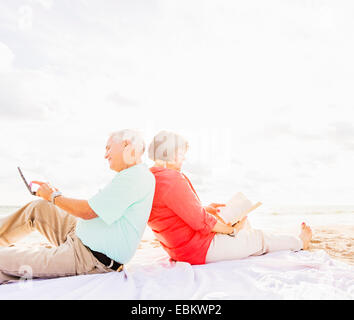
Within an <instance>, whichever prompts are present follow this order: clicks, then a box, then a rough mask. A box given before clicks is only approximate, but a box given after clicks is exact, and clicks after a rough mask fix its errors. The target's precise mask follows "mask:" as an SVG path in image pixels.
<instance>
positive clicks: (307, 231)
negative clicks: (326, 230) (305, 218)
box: [299, 222, 312, 250]
mask: <svg viewBox="0 0 354 320" xmlns="http://www.w3.org/2000/svg"><path fill="white" fill-rule="evenodd" d="M299 237H300V239H301V240H302V242H303V244H304V247H303V249H304V250H308V248H309V246H310V241H311V238H312V230H311V228H310V227H309V226H307V225H306V223H305V222H303V223H302V224H301V233H300V235H299Z"/></svg>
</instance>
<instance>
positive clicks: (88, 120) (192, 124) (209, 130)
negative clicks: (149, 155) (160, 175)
mask: <svg viewBox="0 0 354 320" xmlns="http://www.w3.org/2000/svg"><path fill="white" fill-rule="evenodd" d="M353 14H354V3H353V2H352V1H344V0H343V1H342V0H339V1H338V0H336V1H334V0H332V1H328V0H323V1H308V0H302V1H300V0H298V1H292V0H281V1H280V0H279V1H275V0H269V1H262V0H253V1H235V0H218V1H211V0H188V1H186V0H178V1H177V0H176V1H175V0H124V1H123V0H105V1H93V0H76V1H73V0H60V1H59V0H57V1H55V0H4V1H1V2H0V139H1V140H0V141H1V143H0V161H1V166H0V181H1V183H0V204H2V205H6V204H9V205H10V204H12V205H16V204H23V203H25V202H26V201H29V200H31V199H32V198H31V196H30V195H29V194H27V191H26V189H25V188H24V185H23V184H22V182H21V180H20V179H19V176H18V173H17V171H16V166H17V165H20V166H22V167H23V168H24V169H25V170H27V171H28V172H29V174H34V175H35V177H41V178H42V177H43V178H44V179H46V180H49V181H50V182H51V183H53V184H54V185H56V186H57V187H58V188H59V189H61V191H62V192H63V193H64V194H65V195H68V196H70V197H77V198H89V197H90V196H92V195H93V194H94V193H95V192H96V191H97V189H98V188H100V187H102V186H103V185H104V184H105V183H107V182H108V181H109V179H110V178H111V177H112V174H113V172H110V171H109V169H108V166H107V163H106V161H105V160H104V158H103V156H104V148H105V143H106V139H107V136H108V134H109V133H110V132H112V131H114V130H118V129H122V128H137V129H140V130H141V131H142V132H143V133H144V135H145V137H146V142H147V143H148V142H149V140H150V139H151V138H152V136H153V134H154V133H156V132H157V131H159V130H161V129H166V130H172V131H177V132H179V133H181V134H183V135H184V136H185V137H186V138H187V139H189V141H190V147H191V148H190V152H189V154H188V157H187V162H186V165H185V170H186V172H188V173H189V174H190V177H191V178H192V181H193V182H194V183H195V185H196V189H197V191H199V192H200V193H201V195H202V199H206V200H210V201H212V200H213V201H221V200H222V201H223V200H226V199H227V198H229V197H230V196H231V195H232V194H233V193H234V192H236V191H243V192H244V193H245V194H246V195H248V196H249V197H250V198H251V199H255V200H261V201H263V202H265V203H274V204H323V205H327V204H354V183H353V181H354V170H353V168H352V166H353V164H354V124H353V118H354V117H353V115H354V111H353V110H354V95H353V88H354V63H353V56H354V46H353V44H354V33H353V30H354V20H353V19H352V17H353ZM148 163H149V164H151V163H150V162H148Z"/></svg>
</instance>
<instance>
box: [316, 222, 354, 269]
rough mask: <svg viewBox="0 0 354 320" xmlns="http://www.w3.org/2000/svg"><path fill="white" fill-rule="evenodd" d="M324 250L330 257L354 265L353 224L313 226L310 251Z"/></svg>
mask: <svg viewBox="0 0 354 320" xmlns="http://www.w3.org/2000/svg"><path fill="white" fill-rule="evenodd" d="M318 249H322V250H325V251H326V252H327V253H328V254H329V255H330V256H331V257H332V258H334V259H338V260H341V261H343V262H346V263H348V264H351V265H354V225H353V226H347V225H337V226H323V227H314V228H313V238H312V241H311V246H310V251H315V250H318Z"/></svg>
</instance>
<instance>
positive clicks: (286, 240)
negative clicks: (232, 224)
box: [205, 224, 303, 263]
mask: <svg viewBox="0 0 354 320" xmlns="http://www.w3.org/2000/svg"><path fill="white" fill-rule="evenodd" d="M302 248H303V242H302V240H301V239H300V238H299V237H296V236H292V235H280V234H279V235H276V234H270V233H266V232H263V231H262V230H256V229H252V228H251V226H250V225H249V224H247V225H246V226H245V227H244V228H243V229H242V230H240V231H239V232H238V233H237V234H236V236H235V237H230V236H228V235H226V234H220V233H218V234H216V235H215V237H214V239H213V240H212V242H211V243H210V246H209V249H208V252H207V255H206V260H205V262H206V263H210V262H216V261H222V260H234V259H242V258H246V257H249V256H258V255H262V254H264V253H267V252H274V251H280V250H293V251H299V250H301V249H302Z"/></svg>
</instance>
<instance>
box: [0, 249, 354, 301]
mask: <svg viewBox="0 0 354 320" xmlns="http://www.w3.org/2000/svg"><path fill="white" fill-rule="evenodd" d="M0 299H160V300H163V299H354V267H353V266H350V265H348V264H345V263H342V262H339V261H337V260H333V259H331V258H330V257H329V256H328V255H327V254H326V253H325V252H324V251H316V252H307V251H301V252H297V253H294V252H289V251H281V252H275V253H271V254H266V255H263V256H260V257H249V258H247V259H243V260H238V261H225V262H218V263H212V264H208V265H198V266H191V265H190V264H188V263H183V262H177V263H176V262H172V261H170V260H169V259H168V256H167V255H166V253H165V252H164V251H163V250H162V249H161V247H157V248H145V249H141V250H138V252H137V254H136V255H135V257H134V259H133V260H132V261H131V263H129V264H128V265H127V266H126V269H125V270H124V271H123V272H120V273H118V272H112V273H107V274H95V275H83V276H75V277H68V278H58V279H49V280H34V281H28V282H19V283H13V284H7V285H1V286H0Z"/></svg>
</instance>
